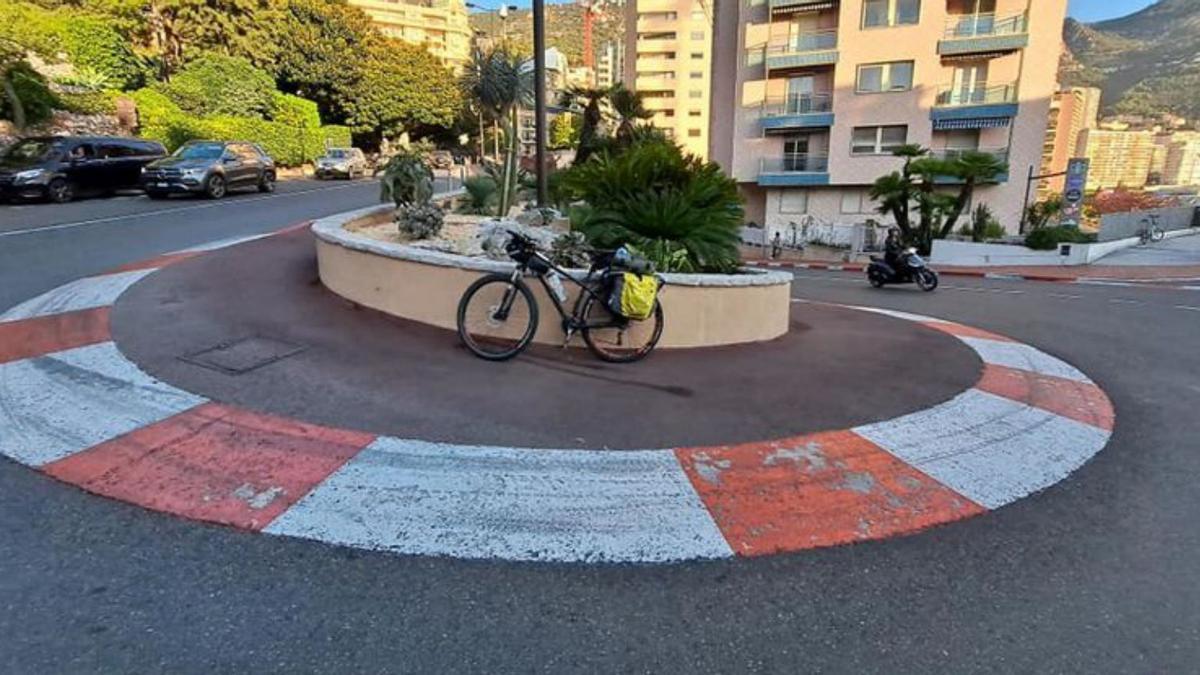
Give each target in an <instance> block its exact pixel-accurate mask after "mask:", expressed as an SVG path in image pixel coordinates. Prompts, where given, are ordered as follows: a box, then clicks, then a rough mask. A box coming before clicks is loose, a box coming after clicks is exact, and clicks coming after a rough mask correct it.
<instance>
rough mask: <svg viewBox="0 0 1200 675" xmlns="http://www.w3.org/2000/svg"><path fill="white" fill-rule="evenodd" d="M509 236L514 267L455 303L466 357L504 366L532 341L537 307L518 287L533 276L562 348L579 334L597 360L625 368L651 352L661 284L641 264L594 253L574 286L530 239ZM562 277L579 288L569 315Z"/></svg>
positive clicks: (658, 324)
mask: <svg viewBox="0 0 1200 675" xmlns="http://www.w3.org/2000/svg"><path fill="white" fill-rule="evenodd" d="M509 235H510V237H511V238H510V239H509V241H508V244H506V245H505V251H506V252H507V253H508V256H509V257H510V258H512V259H513V260H514V261H515V262H516V263H517V266H516V268H515V269H514V270H513V271H512V273H510V274H501V273H495V274H488V275H486V276H484V277H481V278H480V279H478V280H477V281H475V283H473V284H471V285H470V287H468V288H467V290H466V292H465V293H463V296H462V300H460V301H459V303H458V336H459V339H461V340H462V343H463V344H464V345H466V347H467V349H469V350H471V352H472V353H474V354H475V355H476V356H478V357H480V358H483V359H487V360H489V361H504V360H507V359H511V358H513V357H514V356H516V355H518V354H520V353H521V352H522V351H524V350H525V349H526V348H527V347H528V346H529V344H530V343H531V342H533V337H534V334H535V333H537V329H538V320H539V319H538V304H537V301H536V300H535V299H534V296H533V291H532V290H530V288H529V285H528V284H526V283H525V276H526V275H527V274H531V275H533V276H534V277H537V279H538V281H539V282H541V285H542V288H544V289H545V291H546V295H547V297H549V298H550V302H551V304H552V305H553V306H554V309H555V310H556V311H557V312H558V314H559V316H560V317H562V329H563V335H564V339H563V346H564V347H565V346H566V345H567V343H569V342H570V340H571V338H572V337H573V336H574V334H575V333H576V332H578V333H579V334H580V336H581V337H583V341H584V342H585V343H586V344H587V346H588V348H589V349H590V350H591V351H592V353H594V354H595V355H596V356H597V357H599V358H600V359H603V360H604V361H610V362H614V363H630V362H633V361H638V360H640V359H643V358H645V357H646V356H647V355H648V354H649V353H650V352H651V351H653V350H654V347H655V345H657V344H658V340H659V338H661V337H662V331H663V310H662V305H661V304H660V303H659V302H658V299H657V294H658V290H659V288H660V287H661V285H662V280H661V279H660V278H659V277H658V276H656V275H654V274H653V266H652V265H651V264H650V263H649V262H648V261H645V260H641V259H639V258H636V257H634V256H632V255H630V253H629V252H628V251H627V250H626V249H624V248H622V249H618V250H616V251H598V252H595V253H594V254H593V261H592V266H591V268H590V269H589V270H588V272H587V274H586V276H584V277H583V279H582V280H580V279H578V278H576V277H575V276H573V275H571V274H570V273H568V272H567V271H566V270H563V269H562V268H560V267H558V266H556V265H555V264H554V263H552V262H550V260H549V259H548V258H547V257H546V256H545V255H544V254H543V253H542V252H541V251H539V250H538V248H537V245H536V244H535V242H534V241H533V240H531V239H529V238H528V237H525V236H523V235H521V234H520V233H518V232H513V231H511V230H510V231H509ZM563 279H566V280H568V281H570V282H571V283H572V284H574V285H575V286H578V287H579V294H578V295H577V296H576V298H575V302H574V306H573V308H572V309H571V311H570V312H568V311H567V308H566V306H565V303H566V302H567V298H568V294H567V289H566V287H565V286H564V285H563V283H562V280H563ZM631 284H632V285H633V286H637V287H633V286H631Z"/></svg>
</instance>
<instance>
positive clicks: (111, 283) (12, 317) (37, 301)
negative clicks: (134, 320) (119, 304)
mask: <svg viewBox="0 0 1200 675" xmlns="http://www.w3.org/2000/svg"><path fill="white" fill-rule="evenodd" d="M154 271H155V270H153V269H148V270H133V271H131V272H118V273H116V274H103V275H100V276H95V277H85V278H83V279H79V280H76V281H72V282H71V283H69V284H66V285H64V286H59V287H58V288H55V289H54V290H51V291H47V292H46V293H43V294H41V295H39V296H37V297H36V298H33V299H32V300H26V301H25V302H23V303H21V304H19V305H17V306H16V307H13V308H12V309H10V310H8V311H7V312H5V313H4V314H0V322H6V321H20V320H22V319H33V318H36V317H39V316H48V315H50V314H62V313H64V312H74V311H78V310H81V309H95V308H97V307H108V306H110V305H112V304H113V303H115V302H116V301H117V298H118V297H120V295H121V294H122V293H124V292H125V291H127V290H129V287H130V286H132V285H134V284H135V283H137V282H138V281H141V279H142V278H143V277H145V276H146V275H147V274H150V273H152V272H154Z"/></svg>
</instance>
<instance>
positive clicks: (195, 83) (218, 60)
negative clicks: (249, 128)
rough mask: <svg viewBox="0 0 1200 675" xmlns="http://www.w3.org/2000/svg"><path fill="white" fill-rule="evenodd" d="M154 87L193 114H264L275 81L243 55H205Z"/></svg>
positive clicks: (269, 105) (271, 103)
mask: <svg viewBox="0 0 1200 675" xmlns="http://www.w3.org/2000/svg"><path fill="white" fill-rule="evenodd" d="M156 88H157V89H158V90H159V91H161V92H162V93H163V94H166V96H167V97H168V98H170V99H171V100H172V101H174V102H175V105H178V106H179V107H180V109H182V110H184V111H185V112H189V113H191V114H193V115H197V116H207V115H236V116H240V117H265V116H267V115H268V114H269V113H270V112H271V110H272V109H273V107H274V96H275V80H274V79H272V78H271V76H270V75H269V74H267V73H266V72H264V71H262V70H259V69H258V68H255V67H254V66H253V65H251V64H250V62H249V61H248V60H246V59H243V58H238V57H233V56H223V55H221V54H207V55H205V56H202V57H201V58H199V59H196V60H195V61H192V62H191V63H189V64H187V65H186V66H185V67H184V68H183V69H182V70H180V71H179V72H178V73H177V74H176V75H175V77H174V78H173V79H172V80H171V81H170V82H164V83H161V84H159V85H157V86H156Z"/></svg>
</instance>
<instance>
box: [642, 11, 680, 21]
mask: <svg viewBox="0 0 1200 675" xmlns="http://www.w3.org/2000/svg"><path fill="white" fill-rule="evenodd" d="M638 18H639V19H642V20H643V21H655V20H661V21H674V20H676V19H678V18H679V15H678V14H677V13H675V12H641V13H639V14H638Z"/></svg>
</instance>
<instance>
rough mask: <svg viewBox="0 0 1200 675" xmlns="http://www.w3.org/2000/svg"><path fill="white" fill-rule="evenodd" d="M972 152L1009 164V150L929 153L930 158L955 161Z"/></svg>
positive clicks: (986, 149) (954, 150)
mask: <svg viewBox="0 0 1200 675" xmlns="http://www.w3.org/2000/svg"><path fill="white" fill-rule="evenodd" d="M970 152H981V153H983V154H986V155H991V156H993V157H995V158H996V159H998V160H1000V161H1001V162H1005V163H1007V162H1008V149H1007V148H945V149H942V150H934V151H932V152H930V153H929V156H930V157H935V158H937V159H944V160H947V161H954V160H956V159H958V158H960V157H962V156H963V155H965V154H967V153H970Z"/></svg>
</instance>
